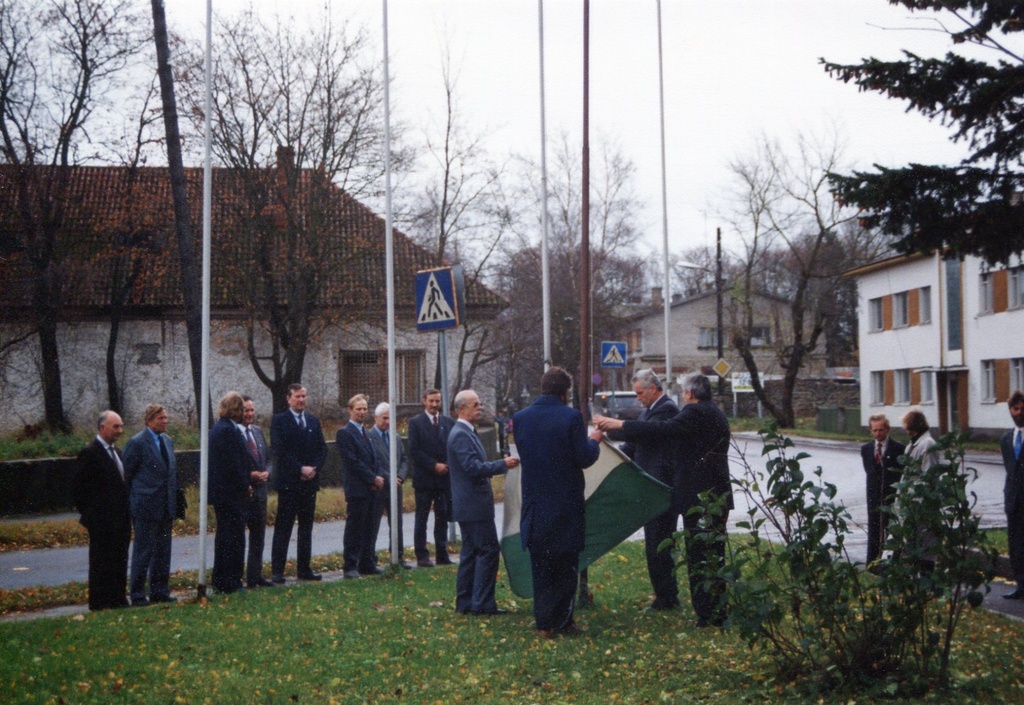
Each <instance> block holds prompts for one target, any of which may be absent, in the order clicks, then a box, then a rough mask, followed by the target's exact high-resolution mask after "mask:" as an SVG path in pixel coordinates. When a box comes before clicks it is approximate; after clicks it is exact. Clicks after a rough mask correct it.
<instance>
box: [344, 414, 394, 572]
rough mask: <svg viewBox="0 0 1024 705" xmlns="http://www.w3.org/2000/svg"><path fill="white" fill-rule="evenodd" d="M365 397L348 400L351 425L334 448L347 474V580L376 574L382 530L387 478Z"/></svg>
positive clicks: (345, 567) (345, 536)
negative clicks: (379, 461) (373, 443)
mask: <svg viewBox="0 0 1024 705" xmlns="http://www.w3.org/2000/svg"><path fill="white" fill-rule="evenodd" d="M368 408H369V406H368V404H367V401H366V395H365V394H356V395H355V396H354V397H352V398H351V399H349V400H348V423H347V424H345V425H344V426H342V427H341V428H339V429H338V435H337V436H335V439H334V440H335V447H336V448H337V449H338V453H339V454H340V455H341V468H342V470H343V471H344V473H345V505H346V512H345V513H346V517H345V535H344V537H343V538H342V542H343V544H344V555H345V562H344V566H343V569H344V574H345V577H346V578H358V577H359V576H360V575H377V574H379V573H383V572H384V571H383V570H381V569H380V568H379V567H377V531H376V529H377V528H379V527H380V495H381V489H383V487H384V477H383V476H382V475H381V472H380V470H379V469H378V467H377V454H376V452H375V451H374V450H373V446H371V445H370V438H369V437H368V436H367V435H366V427H365V426H363V422H365V421H366V415H367V410H368Z"/></svg>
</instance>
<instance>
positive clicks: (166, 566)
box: [124, 404, 178, 607]
mask: <svg viewBox="0 0 1024 705" xmlns="http://www.w3.org/2000/svg"><path fill="white" fill-rule="evenodd" d="M144 418H145V422H146V427H145V428H144V429H142V430H141V431H140V432H139V433H137V434H135V435H134V436H132V438H131V439H130V440H129V441H128V443H127V444H125V447H124V476H125V481H126V482H127V483H128V496H129V501H130V503H131V510H132V528H133V529H134V530H135V543H134V544H133V545H132V571H131V597H132V606H133V607H142V606H145V605H148V604H149V603H151V602H174V601H175V600H174V598H173V597H172V596H171V589H170V577H171V527H172V526H173V525H174V513H175V511H176V509H177V504H178V500H177V498H178V466H177V463H176V462H175V458H174V441H172V440H171V437H170V436H168V435H167V411H166V410H165V409H164V407H163V406H162V405H160V404H150V405H149V406H148V407H146V413H145V417H144ZM147 578H148V582H149V596H148V597H147V595H146V582H147Z"/></svg>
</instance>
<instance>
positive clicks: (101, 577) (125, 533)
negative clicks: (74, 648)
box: [89, 521, 132, 610]
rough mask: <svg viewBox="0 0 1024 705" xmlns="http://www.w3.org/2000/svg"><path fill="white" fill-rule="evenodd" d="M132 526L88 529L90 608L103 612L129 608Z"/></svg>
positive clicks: (126, 524) (125, 524)
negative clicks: (129, 559)
mask: <svg viewBox="0 0 1024 705" xmlns="http://www.w3.org/2000/svg"><path fill="white" fill-rule="evenodd" d="M131 540H132V525H131V523H129V522H128V521H125V522H124V523H123V524H121V525H116V526H101V527H95V528H92V529H90V530H89V609H91V610H105V609H109V608H111V607H126V606H127V605H128V596H127V595H128V592H127V591H128V546H129V545H130V544H131Z"/></svg>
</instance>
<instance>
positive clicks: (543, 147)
mask: <svg viewBox="0 0 1024 705" xmlns="http://www.w3.org/2000/svg"><path fill="white" fill-rule="evenodd" d="M537 15H538V22H537V24H538V33H539V35H540V42H539V46H540V191H541V194H540V203H541V211H540V220H541V236H540V242H541V245H540V267H541V291H542V301H543V316H544V369H545V370H547V369H548V367H550V366H551V365H552V364H554V363H553V361H552V360H551V270H550V264H549V263H548V138H547V126H546V115H545V107H544V0H537Z"/></svg>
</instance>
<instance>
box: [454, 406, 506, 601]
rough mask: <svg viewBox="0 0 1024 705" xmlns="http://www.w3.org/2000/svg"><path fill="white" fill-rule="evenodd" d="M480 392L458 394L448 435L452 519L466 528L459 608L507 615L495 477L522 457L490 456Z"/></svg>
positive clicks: (457, 583)
mask: <svg viewBox="0 0 1024 705" xmlns="http://www.w3.org/2000/svg"><path fill="white" fill-rule="evenodd" d="M481 411H482V407H481V404H480V397H478V396H477V394H476V392H474V391H473V390H472V389H464V390H462V391H461V392H459V393H458V394H456V395H455V414H456V416H457V417H458V420H457V421H456V422H455V425H454V427H453V428H452V431H451V433H450V434H448V461H449V463H450V467H451V477H452V518H453V519H454V520H455V521H457V522H459V529H460V530H461V531H462V553H461V554H460V556H459V572H458V576H457V577H456V580H455V611H456V612H458V613H459V614H476V615H488V614H504V613H505V612H506V610H502V609H499V608H498V605H497V603H496V602H495V600H494V587H495V582H496V578H497V575H498V561H499V556H500V551H501V547H500V545H499V543H498V530H497V528H496V527H495V525H494V493H493V491H492V490H491V478H492V477H493V476H495V475H504V474H505V473H506V472H508V470H510V469H511V468H514V467H516V466H517V465H519V458H512V457H508V458H503V459H501V460H487V454H486V452H485V451H484V446H483V444H482V443H481V442H480V439H479V438H478V437H477V435H476V427H475V423H476V421H477V420H478V419H479V418H480V412H481Z"/></svg>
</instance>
